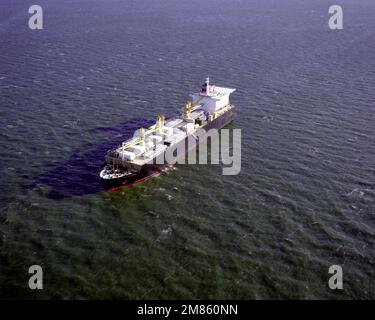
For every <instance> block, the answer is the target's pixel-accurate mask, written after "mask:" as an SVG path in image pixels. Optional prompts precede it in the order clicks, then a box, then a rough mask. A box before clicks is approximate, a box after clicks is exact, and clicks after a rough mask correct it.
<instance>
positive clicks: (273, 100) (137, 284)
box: [0, 0, 375, 299]
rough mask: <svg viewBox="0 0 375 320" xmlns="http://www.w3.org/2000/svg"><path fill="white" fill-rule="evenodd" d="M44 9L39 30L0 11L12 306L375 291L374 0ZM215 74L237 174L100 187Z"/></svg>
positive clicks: (47, 4) (203, 169)
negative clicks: (335, 274) (35, 282)
mask: <svg viewBox="0 0 375 320" xmlns="http://www.w3.org/2000/svg"><path fill="white" fill-rule="evenodd" d="M35 2H36V3H37V4H39V5H41V6H42V7H43V9H44V29H43V30H33V31H32V30H30V29H29V28H28V19H29V17H30V15H29V13H28V8H29V6H30V5H31V3H30V1H25V0H11V1H10V0H5V1H4V0H3V1H1V2H0V298H26V299H50V298H52V299H158V298H160V299H182V298H184V299H292V298H296V299H374V298H375V19H374V17H375V2H374V1H373V0H358V1H352V0H350V1H349V0H340V1H326V0H314V1H312V0H310V1H297V0H284V1H276V0H257V1H249V0H231V1H224V0H205V1H198V0H189V1H187V0H178V1H177V0H170V1H163V0H142V1H120V0H101V1H100V0H92V1H88V0H48V1H46V0H39V1H35ZM336 2H337V3H336ZM33 4H34V3H33ZM332 4H340V5H342V7H343V10H344V29H343V30H335V31H333V30H330V29H329V27H328V19H329V17H330V15H329V13H328V8H329V6H330V5H332ZM207 75H209V76H210V77H211V81H212V82H214V83H215V84H217V85H222V86H228V87H234V88H237V91H236V92H235V93H234V94H233V95H232V96H231V100H232V102H233V104H234V105H235V106H236V117H235V120H234V121H233V122H232V123H231V124H230V125H229V128H233V129H234V128H235V129H241V130H242V169H241V172H240V174H239V175H234V176H224V175H222V167H223V166H222V165H177V166H176V168H175V169H174V170H170V171H169V172H168V173H166V174H163V175H161V176H159V177H157V178H154V179H152V180H149V181H146V182H144V183H142V184H138V185H135V186H132V187H130V188H126V189H122V190H120V191H117V192H111V193H109V192H106V191H105V189H104V188H103V186H102V185H101V183H100V181H99V179H98V171H99V169H100V166H101V164H102V163H103V158H104V155H105V152H106V150H107V149H109V148H111V147H114V146H116V145H117V144H119V143H120V142H121V141H123V140H125V139H127V138H128V137H130V136H131V135H132V133H133V131H134V130H135V129H138V128H139V127H141V126H145V125H147V124H151V123H152V122H153V121H154V119H155V117H156V116H157V115H158V114H161V113H163V114H165V115H166V116H173V115H174V114H176V113H177V112H178V111H180V110H181V108H182V106H183V104H184V102H185V100H186V99H187V98H188V94H189V93H191V92H195V91H196V90H197V89H198V88H199V86H200V85H201V84H202V82H203V81H204V80H205V78H206V76H207ZM31 265H40V266H41V267H42V268H43V276H44V277H43V290H34V291H33V290H30V289H29V287H28V280H29V277H30V275H29V274H28V269H29V267H30V266H31ZM331 265H340V266H341V267H342V269H343V290H331V289H329V287H328V279H329V278H330V276H331V275H330V274H329V273H328V269H329V267H330V266H331Z"/></svg>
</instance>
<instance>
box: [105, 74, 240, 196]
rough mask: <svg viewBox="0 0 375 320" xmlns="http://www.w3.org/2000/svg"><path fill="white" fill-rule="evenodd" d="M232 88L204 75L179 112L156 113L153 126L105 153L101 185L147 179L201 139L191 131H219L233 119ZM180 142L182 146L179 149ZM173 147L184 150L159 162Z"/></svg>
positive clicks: (114, 185)
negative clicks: (199, 85)
mask: <svg viewBox="0 0 375 320" xmlns="http://www.w3.org/2000/svg"><path fill="white" fill-rule="evenodd" d="M235 90H236V89H233V88H226V87H219V86H215V85H213V84H211V83H210V78H209V77H207V79H206V81H205V83H204V84H203V85H202V86H201V88H200V90H199V92H197V93H194V94H191V95H190V98H191V99H189V100H188V101H186V103H185V105H184V108H183V112H182V113H181V115H179V116H176V117H172V118H170V119H165V117H164V116H163V115H159V116H158V117H157V120H156V123H155V124H154V125H152V126H150V127H149V128H140V129H139V130H137V131H136V132H135V134H134V135H133V137H132V138H130V139H128V140H127V141H124V142H123V143H122V144H121V145H120V146H118V147H117V148H115V149H113V150H109V151H108V152H107V154H106V156H105V163H104V165H103V168H102V170H101V171H100V173H99V176H100V178H101V180H102V181H103V183H104V184H105V186H106V187H107V188H108V189H110V190H116V189H118V188H122V187H126V186H130V185H132V184H135V183H138V182H142V181H144V180H147V179H149V178H151V177H154V176H156V175H159V174H160V173H162V172H163V171H165V170H166V169H167V168H170V167H173V165H174V164H175V163H176V162H177V161H178V159H179V158H181V157H185V156H186V154H187V153H188V152H189V151H191V150H192V149H195V148H196V147H197V145H198V144H200V143H202V142H204V140H203V139H198V138H197V137H196V136H195V133H197V132H198V131H199V130H202V129H203V130H205V131H208V130H210V129H213V128H214V129H217V130H219V129H221V128H223V127H224V126H226V125H227V124H229V123H230V122H231V121H232V120H233V116H234V105H233V104H231V103H230V101H229V96H230V94H231V93H233V92H234V91H235ZM192 137H193V138H194V139H192ZM189 138H190V139H189ZM191 141H194V142H195V143H191ZM188 142H189V143H188ZM181 144H183V148H182V149H180V148H179V147H181ZM186 146H187V147H186ZM175 150H184V153H183V154H179V155H178V156H176V157H172V158H173V159H169V161H160V159H164V160H165V158H166V157H165V155H166V154H167V153H168V152H174V151H175ZM169 158H170V157H169Z"/></svg>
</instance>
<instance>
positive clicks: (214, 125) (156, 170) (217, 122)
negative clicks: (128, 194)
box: [102, 108, 234, 191]
mask: <svg viewBox="0 0 375 320" xmlns="http://www.w3.org/2000/svg"><path fill="white" fill-rule="evenodd" d="M233 109H234V108H231V109H229V110H228V111H227V112H225V113H223V114H221V115H220V116H218V117H217V118H216V119H214V120H212V121H211V122H208V123H207V124H206V125H204V126H203V127H202V129H204V130H206V131H208V130H210V129H217V130H219V129H222V128H223V127H225V126H226V125H228V124H229V123H230V122H232V120H233V118H234V112H233ZM188 139H189V137H186V138H185V139H184V140H182V141H180V142H179V143H177V144H176V145H175V146H174V148H176V149H178V147H179V146H178V145H179V144H182V145H183V146H182V147H183V148H185V146H187V145H188V143H187V141H188ZM204 141H205V140H201V139H199V142H197V143H196V144H193V145H190V148H189V149H188V148H185V150H186V153H185V154H184V155H183V156H185V155H186V154H188V153H189V152H190V151H192V150H194V149H195V148H196V147H197V146H198V145H199V144H200V143H202V142H204ZM181 157H182V156H181ZM177 161H178V158H177V159H175V162H174V163H176V162H177ZM174 163H168V164H154V163H150V164H145V165H144V166H143V167H142V169H141V170H140V171H139V174H137V175H135V176H132V177H130V178H124V179H113V180H112V179H111V180H103V179H102V181H103V182H104V183H105V185H106V186H107V188H108V189H109V190H110V191H114V190H117V189H119V188H125V187H128V186H131V185H134V184H137V183H140V182H143V181H145V180H148V179H150V178H152V177H154V176H158V175H160V174H161V173H162V172H163V171H165V170H166V169H167V168H168V167H171V166H173V164H174Z"/></svg>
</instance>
